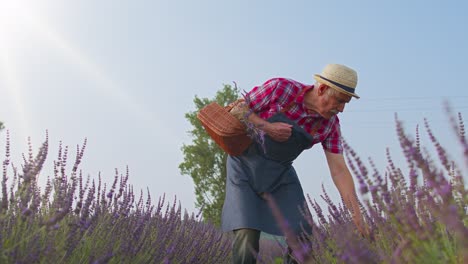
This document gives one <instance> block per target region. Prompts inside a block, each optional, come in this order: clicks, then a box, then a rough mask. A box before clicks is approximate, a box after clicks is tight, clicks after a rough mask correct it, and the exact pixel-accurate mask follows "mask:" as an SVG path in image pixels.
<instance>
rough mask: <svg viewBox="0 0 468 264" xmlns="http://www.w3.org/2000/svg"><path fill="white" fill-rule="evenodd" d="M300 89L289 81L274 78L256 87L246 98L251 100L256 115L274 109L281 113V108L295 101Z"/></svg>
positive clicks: (251, 107)
mask: <svg viewBox="0 0 468 264" xmlns="http://www.w3.org/2000/svg"><path fill="white" fill-rule="evenodd" d="M299 89H300V88H299V87H297V85H295V84H294V83H293V82H291V81H290V80H288V79H285V78H273V79H270V80H268V81H266V82H265V83H263V84H262V85H260V86H255V87H254V88H253V89H252V90H251V91H250V92H248V93H247V94H246V97H247V98H248V100H250V104H249V106H250V109H252V110H253V111H254V112H256V113H259V112H263V111H265V110H271V109H272V108H274V109H276V111H279V110H280V109H281V107H283V106H285V105H286V104H288V103H289V102H291V101H292V100H294V97H295V95H296V94H297V93H298V91H299Z"/></svg>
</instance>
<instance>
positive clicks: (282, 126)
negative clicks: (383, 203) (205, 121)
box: [222, 64, 365, 264]
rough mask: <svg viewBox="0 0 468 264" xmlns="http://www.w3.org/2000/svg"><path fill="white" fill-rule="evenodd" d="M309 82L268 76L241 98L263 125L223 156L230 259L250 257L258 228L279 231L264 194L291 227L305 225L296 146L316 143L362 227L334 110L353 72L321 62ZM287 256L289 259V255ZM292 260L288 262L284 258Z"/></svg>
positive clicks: (350, 92) (349, 88) (353, 81)
mask: <svg viewBox="0 0 468 264" xmlns="http://www.w3.org/2000/svg"><path fill="white" fill-rule="evenodd" d="M314 79H315V80H316V83H315V84H314V85H305V84H302V83H299V82H297V81H294V80H290V79H285V78H274V79H270V80H268V81H267V82H265V83H264V84H263V85H261V86H256V87H254V88H253V89H252V90H251V91H250V92H249V93H248V94H247V97H248V98H249V99H250V102H249V108H250V109H251V110H252V112H253V113H251V114H250V115H249V116H248V121H249V122H251V123H253V124H254V125H255V126H256V127H257V128H260V129H262V130H263V131H264V132H265V138H264V142H263V144H259V143H257V142H255V143H254V144H252V145H251V146H250V147H249V148H248V149H247V150H246V151H245V152H244V153H243V154H242V155H240V156H228V159H227V182H226V198H225V202H224V206H223V213H222V228H223V230H224V231H234V234H235V239H234V243H233V263H236V264H237V263H244V264H245V263H256V258H255V253H254V251H257V252H258V250H259V239H260V232H267V233H270V234H274V235H282V234H281V231H280V230H279V226H278V224H277V223H276V221H275V219H274V217H273V215H272V212H271V209H270V208H269V206H268V204H267V202H266V201H265V199H264V197H263V194H264V193H269V194H270V197H273V199H274V201H275V202H276V204H277V206H278V208H279V209H280V211H281V213H282V214H283V215H284V216H285V218H286V221H287V222H288V224H289V226H290V228H292V229H293V230H294V231H295V232H296V233H297V234H299V233H300V232H301V225H302V226H306V227H307V226H308V224H307V223H306V221H305V219H304V216H303V214H302V213H301V209H300V208H301V207H303V206H304V205H305V198H304V193H303V190H302V187H301V184H300V182H299V179H298V177H297V175H296V172H295V170H294V168H293V166H292V162H293V160H295V159H296V158H297V157H298V156H299V155H300V153H301V152H302V151H303V150H306V149H309V148H311V147H312V146H313V145H314V144H316V143H319V142H320V143H321V144H322V147H323V149H324V152H325V156H326V159H327V162H328V166H329V169H330V173H331V176H332V178H333V181H334V183H335V185H336V187H337V188H338V191H339V193H340V194H341V197H342V198H343V201H344V202H345V204H346V206H347V207H348V208H350V209H351V210H352V212H353V219H354V222H355V224H356V226H357V228H358V229H359V231H360V232H361V233H364V232H365V228H364V225H363V221H362V216H361V213H360V209H359V204H358V200H357V197H356V195H355V188H354V182H353V179H352V177H351V174H350V172H349V170H348V168H347V166H346V163H345V160H344V157H343V147H342V142H341V132H340V123H339V119H338V116H337V114H338V113H340V112H343V110H344V108H345V105H346V104H347V103H349V102H350V100H351V98H352V97H355V98H359V96H358V95H356V94H355V88H356V85H357V74H356V72H355V71H354V70H352V69H350V68H348V67H346V66H344V65H339V64H329V65H327V66H326V67H325V68H324V70H323V71H322V73H321V74H316V75H315V76H314ZM289 261H292V260H289ZM291 263H293V262H291Z"/></svg>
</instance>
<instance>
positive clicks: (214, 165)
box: [179, 85, 239, 226]
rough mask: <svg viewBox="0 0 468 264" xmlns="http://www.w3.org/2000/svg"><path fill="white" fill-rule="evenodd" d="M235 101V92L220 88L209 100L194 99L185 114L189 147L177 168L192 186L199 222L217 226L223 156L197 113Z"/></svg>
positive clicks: (222, 187)
mask: <svg viewBox="0 0 468 264" xmlns="http://www.w3.org/2000/svg"><path fill="white" fill-rule="evenodd" d="M237 98H239V90H238V89H237V87H232V86H231V85H224V88H223V89H222V90H219V91H218V92H217V93H216V96H215V97H214V98H213V99H208V98H199V97H198V96H195V98H194V100H193V102H194V104H195V111H193V112H188V113H186V114H185V118H186V119H187V120H188V121H189V122H190V124H191V125H192V128H193V129H192V130H190V131H189V134H190V135H191V136H192V139H193V141H192V144H190V145H185V144H184V145H183V146H182V152H183V154H184V161H183V162H182V163H181V164H179V169H180V171H181V173H182V174H184V175H190V177H192V179H193V182H194V184H195V196H196V203H195V206H196V208H199V209H202V214H203V218H204V219H205V220H208V221H210V222H212V223H213V224H215V225H217V226H219V225H220V223H221V210H222V207H223V202H224V197H225V189H226V188H225V187H226V157H227V154H226V153H225V152H224V151H223V150H222V149H221V148H220V147H218V145H216V143H215V142H214V141H213V140H212V139H211V138H210V137H209V135H208V133H207V132H206V131H205V129H204V128H203V126H202V125H201V123H200V121H199V120H198V119H197V113H198V112H199V111H200V109H202V108H203V107H204V106H206V105H207V104H209V103H211V102H213V101H216V102H217V103H218V104H219V105H222V106H225V105H227V104H229V103H230V102H233V101H234V100H236V99H237Z"/></svg>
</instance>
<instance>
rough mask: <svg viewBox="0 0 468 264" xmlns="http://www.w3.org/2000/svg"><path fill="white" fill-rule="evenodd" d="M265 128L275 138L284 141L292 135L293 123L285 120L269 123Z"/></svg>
mask: <svg viewBox="0 0 468 264" xmlns="http://www.w3.org/2000/svg"><path fill="white" fill-rule="evenodd" d="M263 130H264V131H265V133H266V134H267V135H268V136H270V137H271V138H272V139H273V140H275V141H278V142H284V141H286V140H288V138H289V137H290V136H291V133H292V125H290V124H287V123H283V122H275V123H269V124H268V125H266V126H265V127H264V128H263Z"/></svg>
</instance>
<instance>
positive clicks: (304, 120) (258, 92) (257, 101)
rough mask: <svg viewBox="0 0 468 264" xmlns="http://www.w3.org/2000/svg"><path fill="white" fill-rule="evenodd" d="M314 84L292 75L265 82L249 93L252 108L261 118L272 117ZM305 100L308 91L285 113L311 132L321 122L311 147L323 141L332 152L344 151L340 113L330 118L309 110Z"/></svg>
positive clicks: (326, 148)
mask: <svg viewBox="0 0 468 264" xmlns="http://www.w3.org/2000/svg"><path fill="white" fill-rule="evenodd" d="M313 88H314V87H313V85H312V86H308V85H305V84H302V83H299V82H297V81H294V80H291V79H286V78H273V79H270V80H268V81H266V82H265V83H264V84H263V85H261V86H255V87H254V88H253V89H252V90H251V91H250V92H248V93H247V96H248V98H249V99H250V105H249V106H250V108H251V109H252V110H253V111H254V112H255V113H256V114H257V115H258V116H260V117H261V118H263V119H268V118H270V117H271V116H273V115H274V114H276V113H278V112H280V111H281V109H282V108H283V107H286V106H288V104H289V103H291V102H292V101H293V100H294V98H295V97H296V96H297V94H298V93H300V92H301V91H302V90H303V89H306V90H310V89H313ZM303 101H304V93H302V95H299V96H298V97H297V98H296V103H295V104H293V105H292V107H291V108H290V109H289V110H288V111H286V112H285V115H286V116H287V117H288V118H290V119H291V120H293V121H295V122H296V123H297V124H298V125H299V126H301V127H302V128H304V129H305V130H306V131H307V132H309V133H310V132H311V131H312V128H313V126H314V124H315V123H316V122H321V124H320V126H319V128H318V130H317V132H316V133H315V134H314V135H313V138H314V140H313V142H312V144H311V145H310V147H312V146H313V145H314V144H316V143H318V142H321V143H322V146H323V148H324V149H325V150H327V151H329V152H331V153H343V146H342V144H341V131H340V121H339V119H338V117H337V116H336V115H335V116H333V117H331V118H330V119H328V120H327V119H325V118H323V117H322V116H320V115H319V114H317V113H308V112H307V109H306V108H305V107H304V105H303ZM310 147H309V148H310Z"/></svg>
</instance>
